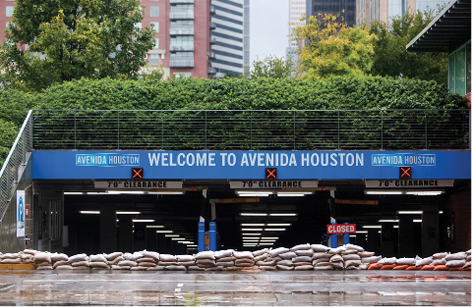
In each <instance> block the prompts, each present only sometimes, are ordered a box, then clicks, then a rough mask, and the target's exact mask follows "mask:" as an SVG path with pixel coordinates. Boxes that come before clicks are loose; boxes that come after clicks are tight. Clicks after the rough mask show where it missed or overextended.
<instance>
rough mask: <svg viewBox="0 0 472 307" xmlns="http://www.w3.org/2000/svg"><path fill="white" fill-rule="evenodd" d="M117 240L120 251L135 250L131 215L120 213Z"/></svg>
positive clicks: (131, 251)
mask: <svg viewBox="0 0 472 307" xmlns="http://www.w3.org/2000/svg"><path fill="white" fill-rule="evenodd" d="M118 233H119V242H118V249H119V250H120V251H122V252H130V253H133V252H135V250H134V242H133V241H134V238H133V217H132V215H128V214H124V215H120V221H119V223H118Z"/></svg>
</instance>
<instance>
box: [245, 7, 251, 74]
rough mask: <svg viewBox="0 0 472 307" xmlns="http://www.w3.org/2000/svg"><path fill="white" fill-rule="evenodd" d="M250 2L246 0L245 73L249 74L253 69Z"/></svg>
mask: <svg viewBox="0 0 472 307" xmlns="http://www.w3.org/2000/svg"><path fill="white" fill-rule="evenodd" d="M249 8H250V0H244V72H245V73H246V72H249V70H250V69H251V61H250V44H249V40H250V35H249V34H250V26H249V25H250V14H249Z"/></svg>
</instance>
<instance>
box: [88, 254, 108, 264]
mask: <svg viewBox="0 0 472 307" xmlns="http://www.w3.org/2000/svg"><path fill="white" fill-rule="evenodd" d="M89 258H90V261H91V262H103V263H108V261H107V259H106V258H105V257H104V256H103V255H102V254H98V255H90V257H89Z"/></svg>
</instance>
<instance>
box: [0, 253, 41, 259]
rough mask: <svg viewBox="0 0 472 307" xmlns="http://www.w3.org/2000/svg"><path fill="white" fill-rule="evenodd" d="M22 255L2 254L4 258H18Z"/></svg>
mask: <svg viewBox="0 0 472 307" xmlns="http://www.w3.org/2000/svg"><path fill="white" fill-rule="evenodd" d="M41 253H43V252H41ZM19 257H20V253H5V254H3V255H2V257H1V258H2V259H16V258H19Z"/></svg>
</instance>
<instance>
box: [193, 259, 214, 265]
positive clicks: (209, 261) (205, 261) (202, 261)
mask: <svg viewBox="0 0 472 307" xmlns="http://www.w3.org/2000/svg"><path fill="white" fill-rule="evenodd" d="M195 263H196V264H197V265H199V264H201V265H215V260H212V259H209V258H200V259H197V261H195Z"/></svg>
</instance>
